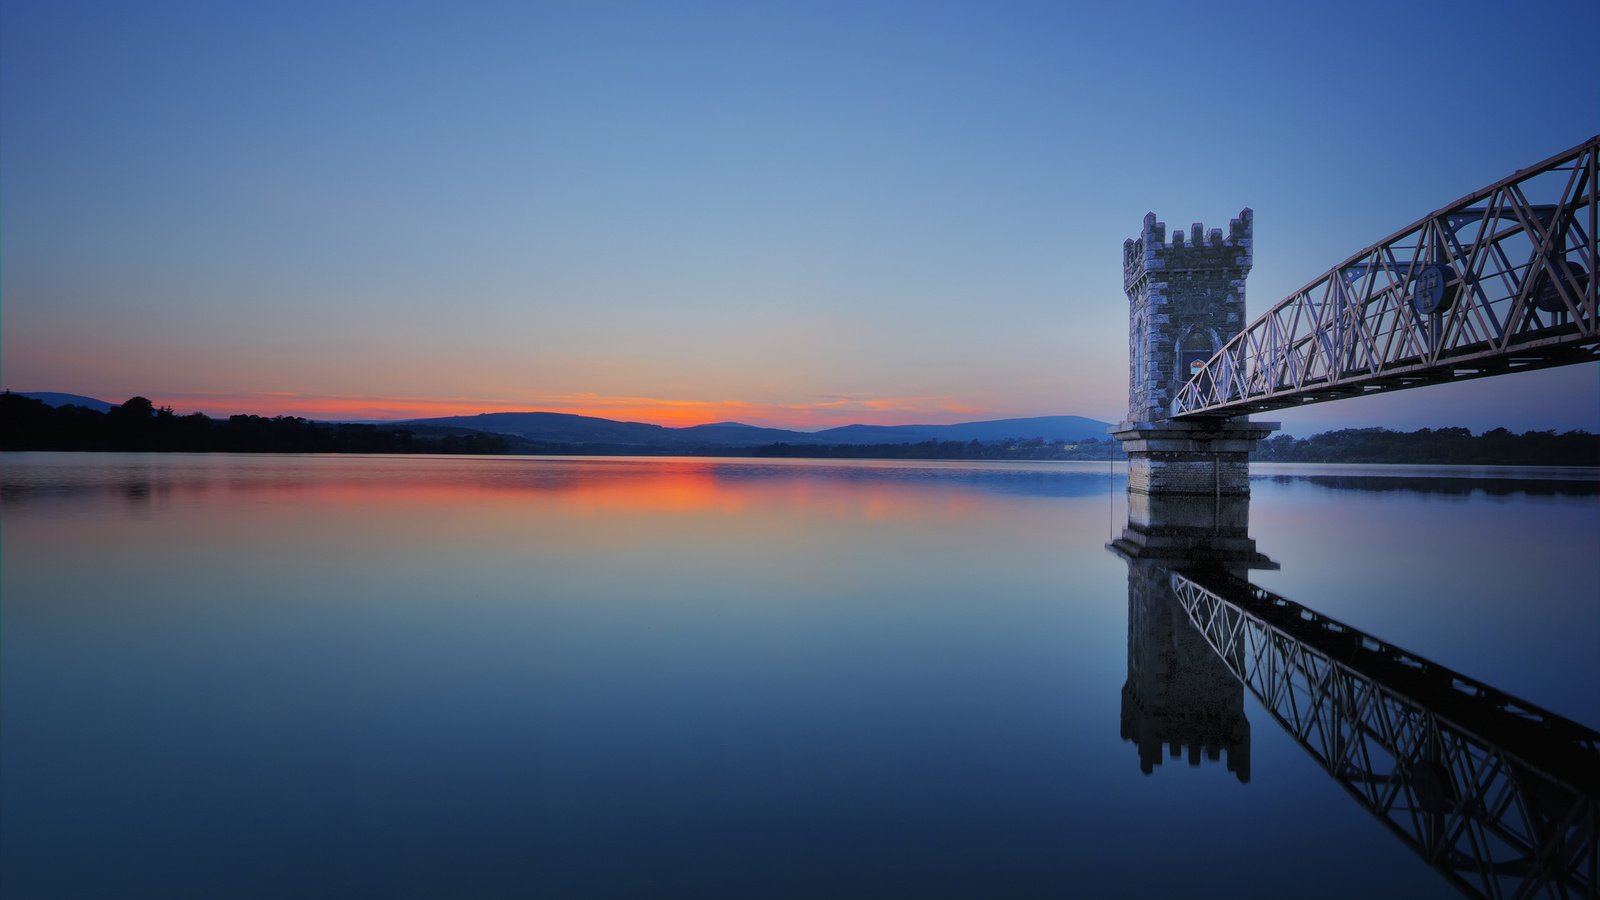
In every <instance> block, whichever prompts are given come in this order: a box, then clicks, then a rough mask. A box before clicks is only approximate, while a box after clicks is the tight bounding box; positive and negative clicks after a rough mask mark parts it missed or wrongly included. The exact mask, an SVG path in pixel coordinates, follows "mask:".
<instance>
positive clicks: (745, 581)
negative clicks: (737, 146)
mask: <svg viewBox="0 0 1600 900" xmlns="http://www.w3.org/2000/svg"><path fill="white" fill-rule="evenodd" d="M1252 484H1253V490H1254V496H1253V499H1252V501H1251V504H1250V507H1249V518H1250V522H1249V534H1250V535H1251V536H1252V537H1253V538H1254V539H1255V542H1256V548H1257V550H1259V552H1260V553H1261V554H1264V555H1265V556H1266V557H1269V558H1270V560H1271V561H1272V563H1274V564H1276V566H1277V568H1276V569H1272V568H1266V569H1259V570H1254V571H1251V572H1249V573H1248V578H1249V579H1250V581H1252V582H1253V583H1254V584H1256V585H1257V586H1259V587H1261V588H1264V589H1266V590H1268V591H1271V592H1273V593H1275V594H1277V595H1281V596H1282V597H1286V598H1288V599H1290V600H1293V601H1295V602H1297V603H1299V604H1303V605H1304V606H1306V607H1308V608H1310V609H1311V610H1315V611H1316V612H1318V613H1322V614H1324V615H1326V616H1331V617H1333V618H1334V619H1337V620H1339V621H1341V622H1343V623H1346V624H1347V625H1349V626H1352V627H1353V628H1356V629H1360V630H1361V631H1364V632H1366V633H1368V634H1370V635H1372V636H1375V637H1376V638H1377V639H1380V640H1382V641H1387V642H1390V643H1392V644H1395V645H1398V646H1399V647H1402V648H1404V649H1405V650H1407V651H1410V652H1412V653H1414V654H1417V655H1419V656H1422V657H1426V658H1428V659H1430V660H1433V661H1435V662H1437V663H1438V664H1441V665H1443V666H1447V667H1449V668H1451V669H1454V670H1456V671H1457V672H1459V673H1462V674H1463V675H1466V676H1470V677H1471V678H1473V679H1476V680H1478V681H1481V682H1484V683H1486V684H1488V685H1492V686H1493V687H1494V688H1496V689H1498V690H1500V691H1504V692H1506V693H1508V694H1511V695H1514V696H1516V697H1519V698H1522V699H1523V700H1525V701H1528V702H1530V703H1532V704H1536V705H1537V706H1539V707H1543V708H1544V709H1546V710H1549V711H1551V712H1553V713H1555V714H1558V715H1560V716H1563V717H1566V718H1568V719H1571V720H1573V721H1574V722H1576V723H1578V725H1580V726H1584V727H1586V728H1590V729H1593V728H1600V689H1597V688H1596V685H1600V561H1597V554H1596V547H1597V546H1600V503H1597V499H1600V494H1597V484H1596V481H1595V473H1594V472H1593V471H1592V470H1577V471H1573V470H1515V469H1493V470H1487V469H1457V468H1446V467H1440V468H1415V467H1376V466H1310V465H1301V466H1295V465H1258V466H1256V467H1255V469H1254V478H1253V482H1252ZM1124 489H1125V482H1124V480H1123V477H1122V473H1121V471H1120V468H1119V469H1117V470H1115V471H1112V470H1108V468H1107V464H1105V463H1036V464H1035V463H962V462H938V463H913V462H832V461H802V460H784V461H764V460H739V459H690V458H671V459H631V458H528V457H484V458H451V457H381V458H380V457H350V456H344V457H341V456H270V455H213V456H202V455H178V454H172V455H153V454H151V455H146V454H87V453H86V454H51V453H8V454H0V503H3V505H0V509H3V523H0V526H3V543H0V548H3V560H0V562H3V569H0V572H3V574H0V892H3V893H4V895H5V896H6V897H8V898H31V897H51V898H54V897H110V896H115V897H164V898H171V897H283V896H294V897H355V896H381V897H409V896H418V897H446V896H450V897H469V896H471V897H496V896H503V897H527V896H553V897H636V896H692V897H785V896H799V897H815V896H841V897H849V896H862V897H866V896H903V897H931V896H995V897H998V896H1007V897H1024V896H1073V895H1086V896H1155V895H1168V896H1214V895H1229V896H1240V897H1281V896H1284V895H1286V894H1293V895H1299V896H1322V897H1350V896H1360V895H1385V896H1413V897H1427V896H1457V895H1458V894H1457V890H1456V888H1455V887H1454V886H1452V884H1451V883H1450V882H1449V881H1448V880H1447V879H1446V878H1445V877H1443V876H1442V875H1441V873H1440V872H1439V871H1437V870H1436V869H1434V868H1432V867H1430V865H1429V864H1428V863H1427V862H1425V861H1424V860H1423V859H1422V858H1420V856H1419V855H1418V854H1417V853H1416V852H1414V851H1413V850H1412V849H1411V848H1410V847H1409V846H1407V844H1406V842H1405V841H1404V840H1403V839H1402V838H1401V837H1400V836H1398V835H1397V834H1396V833H1395V832H1394V831H1393V830H1392V829H1390V828H1388V827H1386V826H1385V825H1384V823H1383V822H1382V821H1380V820H1379V819H1378V818H1376V817H1375V816H1374V815H1373V814H1372V813H1370V812H1369V811H1368V810H1367V809H1365V808H1363V806H1362V805H1361V804H1360V803H1358V802H1357V801H1356V800H1354V799H1353V798H1352V795H1351V794H1350V793H1349V792H1348V791H1347V790H1346V789H1345V788H1343V787H1341V785H1340V784H1339V783H1338V782H1337V781H1336V780H1335V779H1334V778H1333V777H1332V776H1330V774H1329V772H1328V771H1327V770H1326V769H1325V768H1323V767H1322V766H1321V765H1319V764H1318V761H1317V760H1316V758H1314V756H1313V755H1312V754H1310V753H1308V752H1307V750H1306V749H1305V748H1304V747H1303V746H1302V745H1301V743H1299V742H1297V741H1296V740H1295V739H1294V738H1293V737H1292V736H1291V735H1290V734H1289V733H1288V732H1287V731H1286V730H1285V729H1284V728H1283V727H1281V726H1280V725H1279V724H1278V723H1277V722H1276V720H1275V719H1274V718H1273V716H1272V714H1271V713H1270V712H1269V711H1268V710H1267V709H1266V708H1265V707H1264V706H1263V705H1262V703H1261V702H1260V701H1259V700H1258V699H1257V697H1256V696H1255V695H1254V694H1252V693H1250V692H1248V691H1241V690H1240V688H1239V685H1238V683H1237V682H1235V681H1231V680H1230V679H1229V677H1228V676H1227V673H1226V670H1225V669H1218V668H1217V665H1218V663H1217V659H1219V658H1210V659H1207V658H1206V657H1207V655H1208V653H1207V651H1206V648H1205V645H1204V644H1203V643H1196V639H1197V635H1198V632H1192V633H1186V632H1185V629H1186V628H1188V627H1189V626H1187V625H1185V624H1184V621H1177V624H1175V625H1174V624H1171V622H1168V624H1165V625H1161V626H1160V627H1161V628H1165V629H1167V631H1163V632H1161V633H1160V634H1155V633H1154V632H1149V631H1148V629H1149V628H1150V627H1151V626H1150V625H1149V624H1148V622H1147V621H1146V619H1147V618H1148V614H1147V612H1138V613H1137V614H1131V610H1133V609H1134V608H1135V607H1137V606H1138V603H1137V602H1136V601H1135V599H1134V598H1131V597H1130V574H1129V573H1130V563H1129V562H1127V561H1125V560H1124V559H1122V558H1120V557H1119V556H1118V555H1117V554H1115V553H1113V552H1111V551H1110V550H1108V549H1107V544H1108V543H1110V542H1111V541H1112V540H1113V539H1114V538H1116V537H1117V536H1118V535H1120V534H1121V533H1122V532H1123V529H1124V526H1125V524H1126V520H1127V517H1128V504H1127V500H1126V497H1125V494H1124ZM1139 609H1141V610H1142V609H1143V607H1139ZM1163 615H1165V613H1163ZM1174 621H1176V620H1174ZM1169 632H1170V633H1169ZM1185 634H1187V636H1185ZM1161 642H1166V644H1167V645H1177V646H1178V647H1179V656H1180V657H1182V656H1183V655H1184V654H1189V656H1190V657H1193V658H1194V659H1193V661H1192V662H1186V663H1184V664H1185V665H1191V664H1192V665H1193V666H1197V667H1200V668H1205V667H1208V666H1209V667H1210V668H1209V669H1207V671H1208V672H1210V673H1211V674H1209V675H1207V676H1205V677H1206V678H1209V679H1211V680H1210V681H1208V682H1207V686H1206V687H1205V690H1207V691H1212V692H1221V695H1226V696H1225V699H1224V700H1223V701H1219V704H1220V705H1219V706H1218V707H1217V709H1219V710H1221V711H1220V712H1218V713H1216V716H1214V717H1213V719H1214V721H1212V724H1213V725H1217V727H1220V728H1222V729H1223V730H1224V731H1226V733H1227V734H1228V735H1231V737H1228V738H1227V741H1231V744H1230V745H1229V746H1228V747H1227V748H1226V751H1225V752H1223V753H1220V754H1216V753H1208V752H1188V751H1186V750H1183V749H1181V748H1173V747H1161V746H1157V747H1156V751H1157V752H1156V755H1155V757H1154V758H1153V759H1152V758H1151V754H1150V752H1149V747H1147V746H1146V747H1141V745H1140V740H1139V737H1138V735H1139V734H1140V733H1144V732H1141V729H1146V730H1148V728H1149V727H1151V726H1150V725H1149V722H1148V717H1149V716H1151V715H1154V713H1152V712H1151V711H1150V710H1149V709H1148V708H1147V705H1148V696H1147V695H1148V690H1146V686H1147V679H1148V672H1149V666H1150V665H1152V663H1151V662H1150V660H1151V659H1153V658H1154V657H1150V656H1149V654H1150V653H1153V652H1156V651H1155V650H1152V649H1151V648H1152V647H1153V646H1154V645H1155V644H1157V643H1161ZM1196 647H1198V648H1199V649H1198V650H1195V649H1194V648H1196ZM1157 649H1158V650H1159V648H1157ZM1161 652H1166V651H1161ZM1163 665H1165V663H1163ZM1218 672H1220V673H1221V675H1217V674H1216V673H1218ZM1230 690H1231V691H1232V692H1233V693H1232V694H1231V695H1228V691H1230ZM1228 697H1231V698H1232V699H1228ZM1194 702H1195V703H1197V704H1203V703H1204V702H1206V701H1194ZM1208 715H1209V713H1208ZM1141 717H1143V718H1141ZM1218 717H1220V718H1218ZM1219 723H1220V724H1219ZM1163 727H1165V726H1163ZM1208 727H1209V726H1208ZM1241 735H1243V739H1242V740H1241V738H1240V736H1241ZM1146 743H1147V744H1148V743H1149V742H1148V741H1146ZM1211 755H1216V756H1217V758H1216V759H1212V758H1210V756H1211ZM1592 852H1593V851H1592V849H1591V850H1590V853H1591V854H1592Z"/></svg>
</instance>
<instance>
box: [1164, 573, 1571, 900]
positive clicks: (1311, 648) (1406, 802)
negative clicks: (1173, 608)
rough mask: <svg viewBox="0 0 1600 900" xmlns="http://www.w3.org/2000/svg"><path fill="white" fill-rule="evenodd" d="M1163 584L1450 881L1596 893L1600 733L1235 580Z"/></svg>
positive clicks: (1305, 740) (1262, 696)
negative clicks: (1170, 587) (1169, 587)
mask: <svg viewBox="0 0 1600 900" xmlns="http://www.w3.org/2000/svg"><path fill="white" fill-rule="evenodd" d="M1171 579H1172V589H1173V593H1174V594H1175V595H1176V597H1177V599H1178V602H1179V604H1180V605H1181V606H1182V607H1183V609H1184V611H1185V612H1186V613H1187V614H1188V616H1189V619H1190V620H1191V621H1192V622H1193V623H1194V624H1195V626H1196V627H1197V628H1198V629H1199V631H1200V633H1201V634H1202V635H1203V636H1204V637H1205V640H1206V643H1208V644H1209V645H1210V646H1211V648H1212V650H1214V651H1215V652H1216V654H1217V655H1218V656H1219V657H1220V658H1221V659H1222V661H1223V662H1224V663H1225V664H1226V665H1227V666H1228V668H1229V669H1230V670H1232V672H1233V674H1234V675H1235V676H1236V677H1238V678H1239V680H1240V681H1241V682H1243V683H1244V686H1245V688H1246V689H1247V690H1249V692H1250V693H1251V694H1253V695H1255V697H1256V699H1257V700H1259V701H1260V702H1261V705H1262V706H1263V707H1265V708H1266V710H1267V711H1268V713H1269V714H1270V715H1271V716H1272V717H1273V718H1274V719H1276V720H1277V722H1278V724H1279V725H1281V726H1283V728H1284V729H1285V730H1286V731H1288V732H1289V734H1290V735H1291V736H1292V737H1293V738H1294V739H1295V741H1297V742H1298V743H1299V744H1300V746H1301V747H1303V748H1304V749H1305V750H1306V751H1307V752H1309V753H1310V754H1311V756H1312V757H1313V758H1315V759H1316V761H1317V763H1318V764H1319V765H1320V766H1322V768H1324V769H1326V770H1327V772H1328V774H1329V775H1331V776H1332V777H1333V778H1334V780H1336V781H1338V782H1339V784H1340V786H1342V787H1343V788H1344V789H1345V790H1346V791H1348V792H1349V793H1350V795H1351V796H1352V797H1354V798H1355V800H1356V802H1358V803H1360V804H1361V805H1362V806H1363V807H1364V808H1366V809H1367V811H1368V812H1370V813H1372V814H1373V815H1374V816H1376V817H1378V818H1379V819H1380V820H1382V821H1383V823H1384V824H1385V825H1387V826H1388V827H1389V829H1390V830H1391V831H1393V832H1394V833H1395V834H1396V835H1397V836H1399V837H1400V839H1401V840H1403V841H1405V842H1406V844H1408V845H1409V846H1410V847H1411V849H1412V850H1413V851H1415V852H1416V853H1417V854H1419V855H1420V856H1421V857H1422V858H1423V859H1425V860H1426V861H1427V862H1428V863H1429V864H1430V865H1432V866H1433V867H1434V868H1436V869H1438V870H1439V871H1440V872H1442V873H1443V874H1444V876H1445V877H1446V878H1447V879H1448V880H1449V881H1450V882H1451V883H1452V884H1454V885H1455V886H1456V887H1457V888H1459V889H1461V890H1462V891H1463V892H1465V893H1467V894H1469V895H1474V896H1483V897H1547V896H1548V897H1574V896H1576V897H1594V896H1596V895H1597V893H1600V872H1597V866H1600V850H1597V847H1600V844H1597V840H1600V734H1596V733H1595V732H1594V731H1591V730H1589V729H1587V728H1585V727H1583V726H1581V725H1578V724H1576V723H1574V722H1571V721H1568V720H1566V719H1563V718H1561V717H1560V716H1557V715H1554V714H1553V713H1549V712H1546V711H1544V710H1542V709H1539V708H1538V707H1536V706H1533V705H1531V704H1528V703H1524V702H1522V701H1520V700H1517V699H1515V698H1513V697H1510V696H1507V695H1506V694H1503V693H1501V692H1499V691H1497V690H1495V689H1494V688H1492V687H1489V686H1488V685H1485V684H1482V683H1480V682H1477V681H1475V680H1473V679H1471V678H1468V677H1466V676H1464V675H1461V674H1459V673H1457V672H1453V671H1451V670H1449V669H1447V668H1445V667H1444V666H1441V665H1439V664H1437V663H1434V662H1430V661H1429V660H1426V659H1423V658H1421V657H1418V656H1416V655H1415V654H1412V653H1408V652H1406V651H1405V650H1402V649H1400V648H1398V647H1394V646H1392V645H1389V644H1386V643H1384V642H1382V641H1379V640H1377V639H1376V638H1373V637H1371V636H1370V635H1367V634H1364V633H1362V632H1360V631H1357V630H1355V629H1353V628H1351V627H1349V626H1347V625H1344V624H1342V623H1340V622H1337V621H1335V620H1333V619H1330V618H1328V617H1326V616H1323V615H1320V614H1318V613H1315V612H1313V611H1311V610H1309V609H1306V608H1305V607H1303V606H1301V605H1299V604H1297V603H1294V602H1292V601H1290V600H1286V599H1284V598H1282V597H1279V596H1277V595H1275V594H1272V593H1270V592H1268V591H1265V590H1262V589H1261V588H1258V587H1256V586H1254V585H1252V584H1249V583H1248V582H1246V581H1243V580H1241V579H1239V578H1237V577H1234V576H1231V575H1227V574H1224V573H1213V572H1208V571H1183V572H1174V573H1172V576H1171Z"/></svg>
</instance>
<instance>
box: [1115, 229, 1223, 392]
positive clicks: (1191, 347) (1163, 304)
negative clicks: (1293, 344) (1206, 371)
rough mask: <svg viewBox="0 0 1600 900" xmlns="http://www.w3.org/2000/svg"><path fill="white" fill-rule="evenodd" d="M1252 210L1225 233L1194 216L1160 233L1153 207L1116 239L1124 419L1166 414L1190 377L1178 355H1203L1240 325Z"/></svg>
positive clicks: (1217, 345)
mask: <svg viewBox="0 0 1600 900" xmlns="http://www.w3.org/2000/svg"><path fill="white" fill-rule="evenodd" d="M1253 223H1254V213H1253V212H1251V210H1250V209H1248V208H1246V209H1244V210H1242V211H1240V213H1239V217H1238V218H1236V219H1234V220H1232V221H1231V222H1229V223H1228V233H1227V234H1226V235H1224V234H1223V232H1222V229H1220V228H1213V229H1211V230H1210V232H1207V231H1206V229H1205V226H1204V225H1202V224H1200V223H1199V222H1196V223H1195V224H1194V225H1192V226H1190V231H1189V235H1188V237H1187V239H1185V235H1184V233H1183V231H1181V230H1179V231H1174V232H1173V233H1172V237H1171V240H1170V241H1169V240H1168V238H1167V225H1166V223H1165V222H1157V221H1156V216H1155V213H1149V214H1147V215H1146V216H1145V217H1144V228H1143V229H1142V230H1141V231H1140V234H1139V237H1137V238H1134V239H1130V240H1128V241H1125V242H1124V243H1123V245H1122V282H1123V289H1124V290H1125V291H1126V292H1127V294H1128V303H1129V309H1128V360H1129V366H1128V369H1129V377H1128V421H1129V422H1159V421H1162V420H1164V419H1166V418H1168V416H1169V412H1170V409H1171V404H1172V400H1173V398H1174V397H1175V396H1176V395H1177V391H1178V388H1179V387H1181V386H1182V385H1183V383H1184V382H1185V381H1188V380H1189V373H1188V370H1187V368H1186V365H1185V361H1184V356H1185V355H1188V354H1203V355H1204V356H1205V357H1210V356H1211V355H1212V354H1213V353H1215V352H1216V351H1217V350H1219V349H1221V347H1222V345H1223V344H1224V343H1226V342H1227V341H1228V340H1229V339H1230V338H1232V337H1233V336H1234V335H1235V334H1238V333H1239V332H1240V331H1242V330H1244V326H1245V306H1244V283H1245V278H1246V276H1248V275H1249V274H1250V265H1251V244H1252V240H1253Z"/></svg>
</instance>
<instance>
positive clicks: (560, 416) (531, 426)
mask: <svg viewBox="0 0 1600 900" xmlns="http://www.w3.org/2000/svg"><path fill="white" fill-rule="evenodd" d="M386 424H391V425H442V426H450V427H455V428H471V429H474V430H477V431H487V432H490V433H494V434H504V435H511V436H513V437H518V438H522V439H524V440H530V441H545V442H555V443H570V444H578V445H581V444H593V443H605V444H638V445H640V446H651V447H661V446H667V447H692V446H722V447H740V446H761V445H766V444H784V443H786V444H801V445H826V444H906V443H921V442H923V441H963V442H965V441H997V440H1007V439H1018V440H1027V439H1034V438H1038V439H1044V440H1056V441H1077V440H1086V439H1094V440H1102V439H1104V438H1105V436H1106V429H1107V428H1108V427H1109V426H1110V423H1108V422H1102V421H1099V420H1097V419H1090V418H1087V417H1085V416H1031V417H1026V418H1016V419H988V420H984V421H979V422H957V423H953V424H950V425H861V424H852V425H839V426H836V427H833V428H825V429H822V430H821V431H794V430H791V429H786V428H771V427H765V426H760V425H749V424H746V423H744V422H714V423H709V424H705V425H689V426H684V427H678V428H674V427H669V426H665V425H651V424H649V423H645V422H620V421H616V420H614V419H604V418H600V417H598V416H581V415H577V414H575V413H552V412H538V411H530V412H495V413H478V414H477V415H472V416H437V417H433V418H425V419H406V420H404V421H402V422H393V423H386Z"/></svg>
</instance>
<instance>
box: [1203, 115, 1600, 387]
mask: <svg viewBox="0 0 1600 900" xmlns="http://www.w3.org/2000/svg"><path fill="white" fill-rule="evenodd" d="M1597 157H1600V136H1596V137H1594V138H1591V139H1589V140H1588V141H1585V142H1584V143H1582V144H1580V145H1578V146H1577V147H1574V148H1572V149H1570V150H1568V151H1566V152H1564V153H1560V154H1557V155H1555V156H1552V157H1550V158H1549V159H1547V160H1544V161H1543V162H1540V163H1538V164H1537V165H1535V166H1533V167H1531V168H1528V169H1522V170H1519V171H1518V172H1517V173H1515V174H1514V175H1511V176H1510V177H1508V178H1505V179H1503V180H1501V181H1499V182H1496V183H1495V184H1492V185H1490V186H1488V187H1486V188H1484V189H1482V190H1480V191H1477V192H1475V193H1473V194H1470V195H1468V196H1466V197H1463V198H1461V199H1460V200H1458V201H1456V202H1455V203H1452V204H1451V205H1449V206H1447V207H1445V208H1443V209H1441V210H1439V211H1437V212H1435V213H1433V214H1432V215H1429V216H1427V217H1426V218H1423V219H1421V220H1420V221H1417V222H1414V223H1412V224H1411V225H1409V226H1407V227H1405V228H1403V229H1401V230H1399V231H1397V232H1395V233H1394V234H1392V235H1390V236H1389V237H1387V238H1385V239H1384V240H1382V241H1380V242H1378V243H1376V244H1373V245H1372V246H1370V247H1367V248H1366V249H1364V250H1362V251H1361V252H1359V253H1357V254H1355V255H1354V256H1351V257H1350V258H1349V259H1347V260H1345V261H1344V262H1343V263H1341V264H1339V265H1338V266H1336V267H1334V268H1333V269H1330V270H1329V271H1327V272H1325V273H1323V274H1322V275H1321V276H1320V277H1319V278H1317V279H1316V280H1314V281H1312V282H1311V283H1310V284H1308V285H1306V286H1305V287H1303V288H1301V289H1300V290H1299V291H1297V292H1295V293H1294V294H1293V295H1291V296H1290V297H1288V298H1286V299H1284V300H1283V301H1281V302H1279V303H1278V304H1277V305H1275V306H1274V307H1272V309H1270V310H1268V311H1267V312H1266V313H1265V314H1264V315H1262V316H1261V317H1260V318H1258V319H1256V320H1255V321H1254V322H1251V323H1250V324H1249V325H1248V326H1247V327H1246V328H1245V329H1244V331H1242V332H1240V333H1239V334H1238V335H1237V336H1235V337H1234V338H1233V339H1232V340H1230V341H1229V342H1228V343H1227V344H1226V345H1224V346H1223V348H1222V349H1221V350H1220V351H1219V352H1218V353H1217V354H1216V355H1215V356H1213V357H1212V358H1211V359H1210V360H1208V361H1207V362H1206V363H1204V365H1203V367H1202V368H1201V369H1200V370H1199V371H1197V372H1195V374H1194V375H1193V377H1191V378H1190V379H1189V381H1188V382H1187V383H1186V384H1184V385H1183V387H1182V388H1181V389H1180V390H1179V392H1178V394H1177V396H1176V397H1175V398H1174V400H1173V403H1172V415H1173V416H1175V417H1182V416H1217V415H1226V416H1236V415H1244V414H1247V413H1251V412H1259V411H1265V410H1271V409H1282V408H1285V407H1290V406H1298V405H1301V404H1305V403H1314V402H1318V401H1322V400H1334V399H1338V398H1341V397H1349V396H1359V395H1362V394H1366V393H1376V392H1380V391H1389V390H1396V389H1399V388H1406V387H1415V386H1419V385H1424V384H1432V383H1437V382H1442V381H1451V380H1458V379H1464V378H1476V377H1482V376H1485V375H1494V374H1499V373H1501V372H1507V371H1515V370H1521V369H1529V368H1541V367H1546V366H1555V365H1566V364H1569V363H1574V362H1585V361H1588V360H1592V359H1597V358H1600V346H1597V345H1600V327H1597V309H1596V306H1597V298H1596V291H1597V285H1596V281H1597V279H1596V278H1595V272H1596V270H1597V269H1600V265H1597V263H1600V259H1597V256H1600V254H1597V248H1596V235H1597V232H1600V220H1597V216H1600V212H1597V210H1600V171H1597V165H1600V161H1597Z"/></svg>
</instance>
